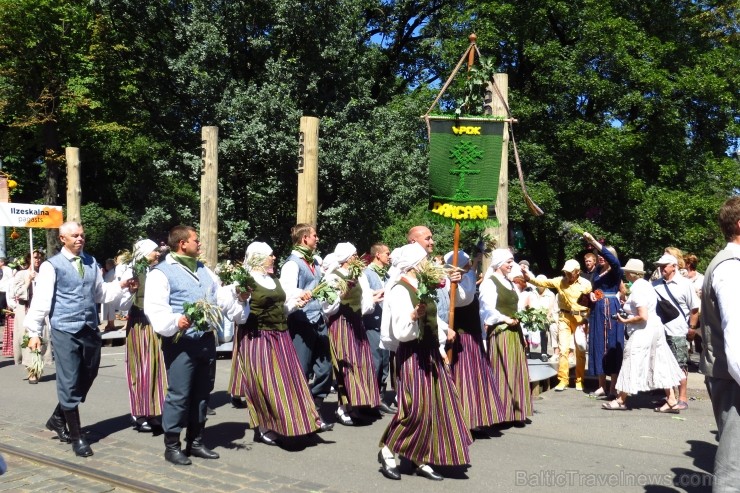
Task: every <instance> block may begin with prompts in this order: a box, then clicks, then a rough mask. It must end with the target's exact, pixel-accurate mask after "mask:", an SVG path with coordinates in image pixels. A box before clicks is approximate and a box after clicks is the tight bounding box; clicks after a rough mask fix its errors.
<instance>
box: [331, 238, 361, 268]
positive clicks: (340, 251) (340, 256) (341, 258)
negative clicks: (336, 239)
mask: <svg viewBox="0 0 740 493" xmlns="http://www.w3.org/2000/svg"><path fill="white" fill-rule="evenodd" d="M356 253H357V248H355V246H354V245H353V244H352V243H337V246H336V247H334V257H335V259H336V261H337V262H339V264H340V265H341V264H343V263H345V262H346V261H347V260H349V258H350V257H351V256H352V255H354V254H356Z"/></svg>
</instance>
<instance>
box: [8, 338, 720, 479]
mask: <svg viewBox="0 0 740 493" xmlns="http://www.w3.org/2000/svg"><path fill="white" fill-rule="evenodd" d="M229 367H230V360H229V359H220V360H219V361H218V371H217V379H216V388H215V390H214V393H213V394H212V402H211V405H212V407H214V408H215V410H216V413H217V414H216V415H215V416H211V417H210V418H209V421H208V424H207V428H206V432H205V442H206V443H207V444H208V445H209V446H211V447H212V448H214V449H215V450H216V451H217V452H219V453H220V454H221V459H220V460H219V461H208V462H209V463H210V464H208V465H207V466H208V467H205V466H204V465H202V463H203V461H200V460H196V462H195V463H194V464H193V466H190V467H189V471H188V472H187V474H189V475H193V477H194V478H195V477H201V479H202V480H203V481H204V482H205V483H204V484H207V481H208V478H209V477H213V478H215V477H220V476H221V475H222V474H226V473H227V472H233V473H240V474H243V475H244V477H246V478H249V479H250V481H251V480H254V482H252V483H250V484H251V485H252V486H251V487H253V489H250V490H249V491H339V492H344V491H347V492H349V491H352V492H367V493H378V492H386V491H388V492H395V491H410V490H411V489H418V490H419V491H424V492H442V491H445V492H449V491H466V492H509V491H552V490H554V489H555V490H558V491H602V490H604V489H605V488H613V487H620V491H623V492H667V491H689V492H699V491H710V489H711V488H710V486H709V485H710V482H711V475H710V472H711V469H712V464H713V458H714V453H715V450H716V441H715V436H716V425H715V423H714V418H713V415H712V411H711V404H710V402H709V400H708V398H707V395H706V391H705V389H704V386H703V377H702V376H701V375H699V374H697V373H692V374H691V375H690V378H689V389H690V397H691V398H692V400H691V401H690V402H689V405H690V408H689V410H687V411H683V412H681V414H680V415H665V414H658V413H655V412H653V409H652V407H653V406H652V405H651V400H653V399H657V398H658V397H660V396H659V395H657V394H656V395H648V394H646V395H640V396H637V397H634V398H633V399H632V406H633V409H632V410H629V411H604V410H602V409H600V405H601V401H597V400H594V399H592V398H590V397H588V396H587V395H586V394H584V393H581V392H576V391H575V390H574V389H572V388H571V389H568V390H567V391H565V392H562V393H555V392H552V391H548V392H545V393H544V394H543V395H542V396H541V397H540V398H539V399H537V400H536V401H535V415H534V416H533V418H532V423H531V424H530V425H528V426H526V427H525V428H508V429H501V430H498V432H497V433H496V434H495V435H496V436H493V437H491V438H486V439H479V440H477V441H476V442H475V443H474V444H473V445H472V448H471V465H470V467H468V468H448V469H440V471H441V472H442V473H443V474H445V476H446V478H445V480H444V481H441V482H432V481H429V480H426V479H423V478H419V477H416V476H412V475H410V474H404V475H403V478H402V480H401V481H390V480H387V479H385V478H384V477H383V476H382V475H381V474H380V472H379V467H378V464H377V462H376V456H377V451H378V440H379V438H380V436H381V434H382V432H383V430H384V426H385V424H386V423H387V421H388V418H384V419H381V420H378V421H376V422H374V423H370V424H367V425H365V426H357V427H351V428H350V427H343V426H341V425H339V424H337V425H336V426H335V429H334V431H331V432H328V433H324V434H321V435H317V436H315V437H311V438H307V439H302V440H298V441H294V442H291V443H289V444H288V445H286V446H285V447H283V448H277V447H269V446H266V445H264V444H261V443H255V442H254V441H253V432H252V430H249V429H248V427H247V421H248V417H247V411H246V410H243V409H235V408H233V407H232V406H231V404H230V400H229V396H228V394H227V392H226V390H225V389H226V386H227V383H228V378H229ZM48 370H49V371H48V373H47V374H46V375H44V377H43V378H42V381H41V382H40V383H39V384H38V385H29V384H28V383H27V382H26V381H25V380H24V379H23V378H24V372H23V371H22V369H21V368H19V367H16V366H14V365H12V362H11V360H10V359H9V358H3V359H2V360H0V386H1V387H0V388H2V393H3V398H2V399H0V416H1V417H2V418H1V419H2V421H4V422H6V423H8V425H7V426H6V427H5V429H4V430H2V431H0V443H1V442H2V440H3V436H5V438H6V439H7V438H8V437H12V433H13V427H14V426H17V427H23V428H24V429H29V430H30V432H32V433H35V434H36V436H37V437H38V440H49V442H39V445H40V444H42V443H43V444H44V447H48V450H52V451H55V452H53V453H55V454H58V456H59V457H62V458H64V459H66V460H70V461H80V464H84V465H85V466H88V467H102V468H111V469H116V472H118V473H120V474H130V475H132V477H137V478H139V479H141V480H142V481H145V480H146V479H147V474H149V473H143V472H142V470H141V469H137V467H136V465H135V464H136V461H135V460H134V459H135V457H134V456H135V455H137V454H139V453H143V452H142V451H148V454H149V455H148V457H150V458H149V459H147V460H148V461H150V462H151V461H154V463H155V464H154V466H155V467H157V468H159V467H160V464H159V463H157V461H158V460H161V468H162V469H163V470H168V471H169V470H171V469H172V468H174V467H175V466H171V465H169V464H168V463H166V462H165V461H164V458H163V457H162V454H163V452H164V446H163V444H162V437H161V436H160V437H153V436H152V435H151V434H143V433H137V432H136V431H133V429H132V428H131V427H130V425H129V417H128V395H127V390H126V378H125V374H124V348H123V347H122V346H115V347H105V348H103V357H102V363H101V367H100V372H99V376H98V379H97V380H96V382H95V384H94V386H93V388H92V390H91V392H90V394H89V396H88V400H87V402H86V403H85V404H83V405H82V406H81V408H80V414H81V417H82V424H83V426H84V427H86V428H87V430H88V433H89V435H90V436H91V437H92V439H93V441H95V442H97V443H93V445H92V447H93V450H102V451H101V453H100V454H96V455H95V456H93V457H91V458H88V459H79V458H76V457H74V455H73V454H72V453H71V450H69V449H70V447H69V446H66V445H60V444H58V443H53V445H49V444H51V443H52V442H56V441H55V440H51V438H50V437H51V433H50V432H47V431H46V430H45V429H44V428H43V426H44V423H45V422H46V419H47V418H48V416H49V414H50V413H51V411H52V409H53V407H54V405H55V403H56V394H55V381H54V373H53V368H50V369H48ZM692 370H694V371H695V368H693V369H692ZM589 383H590V382H589ZM325 405H326V406H329V407H330V408H331V409H333V408H334V406H335V405H336V399H335V396H331V397H330V398H329V399H328V402H327V403H326V404H325ZM36 428H37V429H36ZM118 443H120V444H127V445H126V447H125V448H123V447H121V448H120V454H119V453H118V452H117V450H118V449H116V447H115V444H118ZM111 444H113V445H114V447H110V445H111ZM106 445H107V446H108V447H107V448H106ZM54 447H55V448H54ZM41 450H46V449H41ZM160 452H161V453H160ZM104 458H105V459H106V461H103V459H104ZM111 460H113V461H114V463H115V464H116V466H115V467H113V466H111V465H110V464H111V463H112V462H111ZM216 463H217V464H216ZM129 465H130V467H127V466H129ZM219 471H222V472H219ZM5 477H7V475H6V476H0V490H4V489H8V488H9V487H10V485H8V484H5V485H4V484H3V481H4V478H5ZM290 484H293V485H294V486H289V485H290ZM296 485H301V486H300V489H298V486H296ZM235 486H237V485H235ZM291 488H293V489H291ZM235 489H236V488H235ZM51 490H53V489H51ZM20 491H24V490H23V489H21V490H20Z"/></svg>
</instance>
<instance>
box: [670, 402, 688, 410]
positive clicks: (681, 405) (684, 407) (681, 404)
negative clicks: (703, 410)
mask: <svg viewBox="0 0 740 493" xmlns="http://www.w3.org/2000/svg"><path fill="white" fill-rule="evenodd" d="M673 407H675V408H676V409H678V410H679V411H685V410H687V409H688V408H689V403H688V402H686V401H678V402H677V403H676V405H675V406H673Z"/></svg>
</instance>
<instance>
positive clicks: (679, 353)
mask: <svg viewBox="0 0 740 493" xmlns="http://www.w3.org/2000/svg"><path fill="white" fill-rule="evenodd" d="M655 265H656V266H657V267H658V269H660V273H661V277H660V278H659V279H656V280H654V281H653V283H652V284H653V287H654V288H655V291H656V292H657V293H658V297H659V298H660V299H663V300H666V301H668V302H670V303H671V304H673V306H675V307H676V308H677V309H678V312H679V316H678V317H676V318H674V319H673V320H671V321H669V322H668V323H666V324H663V328H664V329H665V337H666V341H667V342H668V346H669V347H670V348H671V351H672V352H673V356H674V357H675V358H676V361H677V362H678V366H680V367H681V369H682V370H683V372H684V375H688V368H689V367H688V362H689V343H688V339H687V338H686V336H687V335H688V334H689V331H691V332H693V331H695V330H696V329H697V328H698V326H699V298H698V297H697V296H696V291H694V288H693V286H692V285H691V282H689V281H688V280H687V279H686V278H685V277H683V276H682V275H681V274H679V273H678V259H676V257H674V256H673V255H669V254H667V253H666V254H664V255H663V256H662V257H660V259H658V261H657V262H655ZM686 389H687V385H686V377H684V378H683V380H681V384H680V385H679V387H678V404H677V405H676V406H675V409H679V410H681V411H683V410H686V409H688V408H689V404H688V397H687V393H686ZM668 392H669V391H666V395H667V394H668Z"/></svg>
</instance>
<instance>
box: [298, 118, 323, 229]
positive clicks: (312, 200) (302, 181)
mask: <svg viewBox="0 0 740 493" xmlns="http://www.w3.org/2000/svg"><path fill="white" fill-rule="evenodd" d="M296 171H297V172H298V199H297V212H296V222H298V223H307V224H313V225H314V226H315V225H316V220H317V218H318V206H319V119H318V118H316V117H314V116H302V117H301V125H300V133H299V134H298V168H297V170H296Z"/></svg>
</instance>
